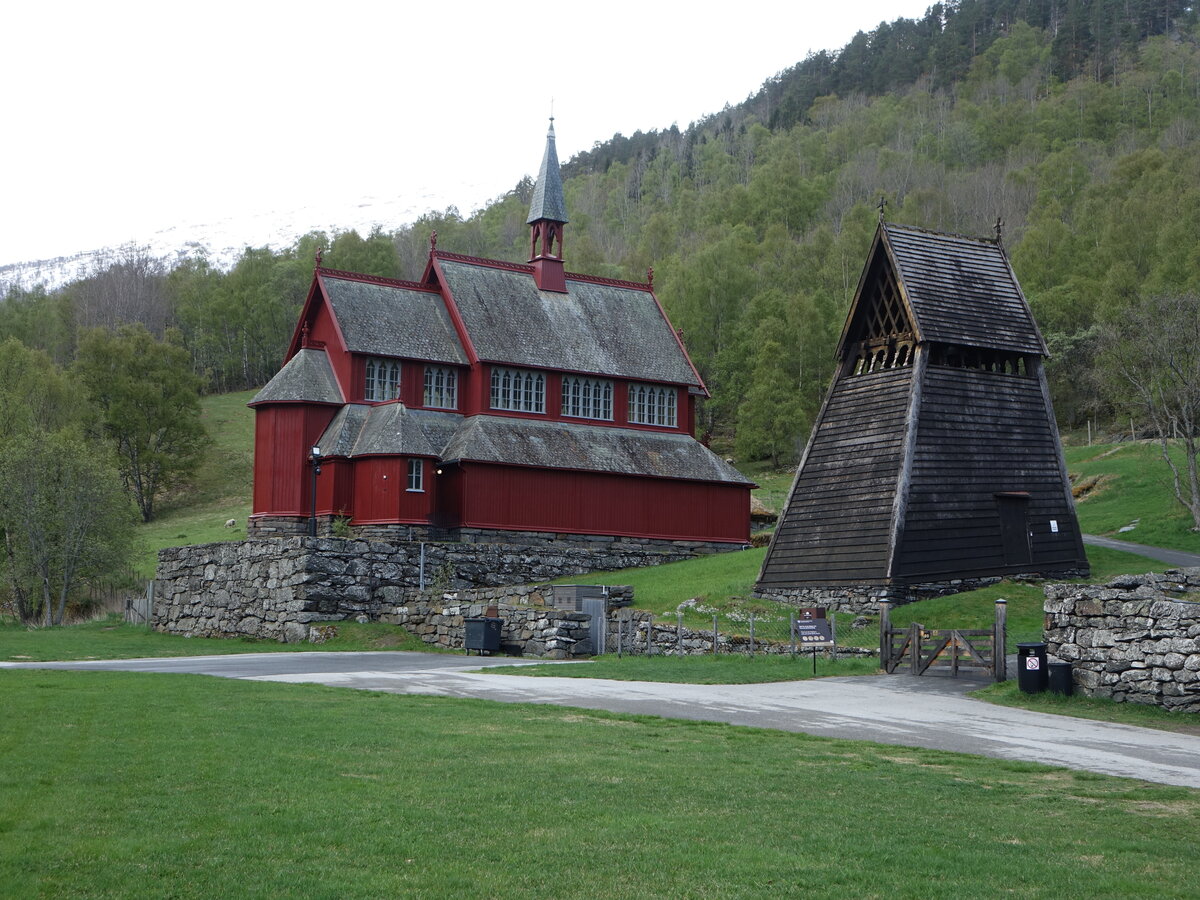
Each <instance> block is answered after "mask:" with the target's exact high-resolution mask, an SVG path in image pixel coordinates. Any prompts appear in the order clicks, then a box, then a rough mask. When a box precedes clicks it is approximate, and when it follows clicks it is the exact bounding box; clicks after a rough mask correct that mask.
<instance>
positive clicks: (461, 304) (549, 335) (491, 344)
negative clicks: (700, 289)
mask: <svg viewBox="0 0 1200 900" xmlns="http://www.w3.org/2000/svg"><path fill="white" fill-rule="evenodd" d="M437 259H438V265H439V269H440V271H441V273H442V276H443V278H444V281H445V284H446V287H447V288H448V289H449V293H450V296H451V297H452V298H453V300H454V303H455V305H456V306H457V308H458V311H459V314H460V315H461V316H462V321H463V324H464V326H465V327H466V331H467V334H468V335H469V336H470V340H471V342H472V344H473V346H474V348H475V352H476V354H477V355H478V356H479V358H480V359H481V360H485V361H488V362H496V363H508V364H512V365H516V366H534V367H540V368H547V369H563V370H566V371H573V372H587V373H594V374H600V375H608V376H611V377H614V378H632V379H637V380H645V381H659V382H667V383H672V384H684V385H688V386H690V387H695V388H698V389H702V388H703V384H702V382H701V381H700V377H699V375H697V373H696V370H695V369H694V368H693V367H692V364H691V362H690V360H689V359H688V357H687V354H686V353H685V352H684V350H683V346H682V345H681V343H680V342H679V339H678V337H677V336H676V335H675V332H674V331H672V329H671V326H670V323H669V322H668V321H667V319H666V317H665V315H664V314H663V311H662V308H661V307H660V306H659V305H658V301H657V300H656V299H655V297H654V294H653V293H652V292H651V291H650V288H649V287H648V286H647V285H638V284H634V283H633V282H615V281H607V280H604V279H598V278H597V279H593V278H583V277H580V276H572V275H568V276H567V280H566V287H567V291H566V293H565V294H562V293H558V292H551V291H540V290H538V287H537V284H536V283H535V281H534V278H533V273H532V270H531V269H530V268H529V267H528V266H519V265H512V264H509V265H502V266H501V265H494V264H489V263H488V262H487V261H484V260H473V259H471V258H469V257H455V256H453V255H451V254H443V253H438V254H437Z"/></svg>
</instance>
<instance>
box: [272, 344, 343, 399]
mask: <svg viewBox="0 0 1200 900" xmlns="http://www.w3.org/2000/svg"><path fill="white" fill-rule="evenodd" d="M345 402H346V401H345V399H344V398H343V397H342V392H341V390H340V389H339V388H338V384H337V379H336V378H335V377H334V375H333V367H332V366H331V365H330V364H329V356H328V354H326V352H325V351H324V350H315V349H312V348H309V347H306V348H304V349H302V350H301V351H300V352H298V353H297V354H296V355H295V356H293V357H292V358H291V359H289V360H288V361H287V364H286V365H285V366H284V367H283V368H282V369H280V370H279V371H278V372H276V373H275V377H274V378H272V379H271V380H270V381H268V382H267V383H266V385H264V386H263V389H262V390H261V391H259V392H258V393H257V394H255V395H254V399H253V400H251V401H250V405H251V406H253V405H254V404H256V403H339V404H340V403H345Z"/></svg>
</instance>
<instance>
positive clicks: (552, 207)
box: [526, 119, 569, 224]
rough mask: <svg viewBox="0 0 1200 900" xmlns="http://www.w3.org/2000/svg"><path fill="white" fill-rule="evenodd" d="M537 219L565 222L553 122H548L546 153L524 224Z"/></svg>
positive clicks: (565, 213)
mask: <svg viewBox="0 0 1200 900" xmlns="http://www.w3.org/2000/svg"><path fill="white" fill-rule="evenodd" d="M539 219H548V220H550V221H551V222H563V223H565V222H567V221H569V220H568V219H567V203H566V200H564V199H563V185H562V173H561V172H560V171H559V168H558V151H557V150H555V149H554V120H553V119H551V120H550V131H549V133H548V134H547V135H546V152H545V153H544V154H543V155H542V168H541V169H540V170H539V171H538V178H537V184H535V185H534V186H533V198H532V199H531V200H530V202H529V218H528V219H527V220H526V224H533V223H534V222H536V221H538V220H539Z"/></svg>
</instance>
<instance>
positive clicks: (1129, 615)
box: [1045, 568, 1200, 712]
mask: <svg viewBox="0 0 1200 900" xmlns="http://www.w3.org/2000/svg"><path fill="white" fill-rule="evenodd" d="M1193 598H1194V599H1193ZM1197 601H1200V568H1189V569H1168V570H1167V571H1166V572H1165V573H1163V574H1161V575H1159V574H1154V573H1151V574H1148V575H1122V576H1119V577H1117V578H1115V579H1113V580H1112V581H1110V582H1109V583H1108V584H1106V585H1099V586H1098V585H1078V584H1051V585H1047V586H1046V601H1045V613H1046V643H1047V650H1048V652H1049V653H1050V654H1051V655H1053V656H1056V657H1058V658H1059V659H1061V660H1063V661H1064V662H1069V663H1072V664H1073V673H1074V681H1075V686H1076V687H1077V688H1078V689H1079V690H1080V691H1081V692H1082V693H1084V694H1087V695H1088V696H1094V697H1108V698H1111V699H1113V700H1117V701H1128V702H1131V703H1149V704H1156V705H1159V706H1162V707H1164V708H1166V709H1173V710H1181V711H1186V712H1200V602H1197Z"/></svg>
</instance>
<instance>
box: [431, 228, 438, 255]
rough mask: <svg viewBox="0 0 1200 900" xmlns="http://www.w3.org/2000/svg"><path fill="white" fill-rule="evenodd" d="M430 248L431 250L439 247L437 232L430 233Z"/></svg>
mask: <svg viewBox="0 0 1200 900" xmlns="http://www.w3.org/2000/svg"><path fill="white" fill-rule="evenodd" d="M429 249H430V250H431V251H433V250H436V249H437V232H436V231H434V232H431V233H430V235H429Z"/></svg>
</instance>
